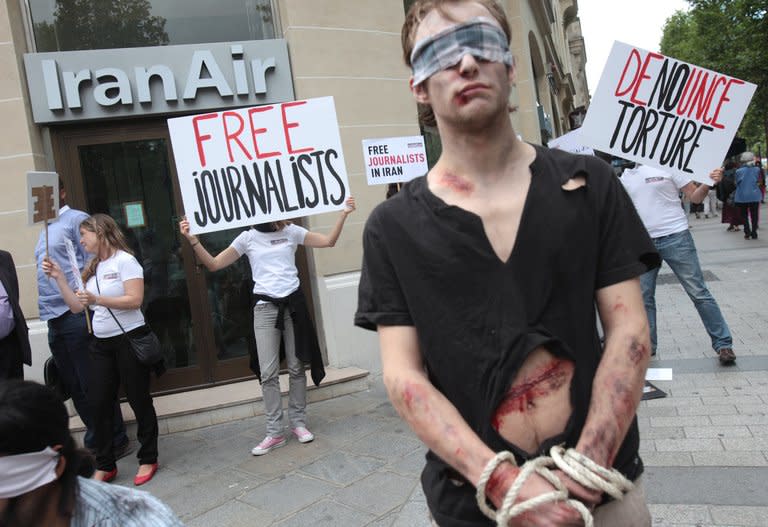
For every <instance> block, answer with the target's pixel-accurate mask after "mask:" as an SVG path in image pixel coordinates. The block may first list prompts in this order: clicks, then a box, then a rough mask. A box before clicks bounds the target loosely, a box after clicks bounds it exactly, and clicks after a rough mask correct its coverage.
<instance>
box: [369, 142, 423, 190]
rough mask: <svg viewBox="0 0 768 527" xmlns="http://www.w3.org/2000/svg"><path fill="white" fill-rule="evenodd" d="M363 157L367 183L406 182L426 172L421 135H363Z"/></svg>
mask: <svg viewBox="0 0 768 527" xmlns="http://www.w3.org/2000/svg"><path fill="white" fill-rule="evenodd" d="M363 160H364V161H365V176H366V178H367V180H368V184H369V185H385V184H387V183H406V182H408V181H410V180H412V179H413V178H415V177H418V176H423V175H424V174H426V173H427V172H429V166H427V152H426V149H425V148H424V138H423V137H422V136H420V135H415V136H409V137H387V138H383V139H363Z"/></svg>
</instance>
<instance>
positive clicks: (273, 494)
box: [239, 454, 337, 518]
mask: <svg viewBox="0 0 768 527" xmlns="http://www.w3.org/2000/svg"><path fill="white" fill-rule="evenodd" d="M267 455H269V454H267ZM336 489H337V487H336V486H334V485H331V484H329V483H326V482H323V481H320V480H317V479H314V478H308V477H305V476H300V475H294V474H289V475H287V476H284V477H281V478H276V479H273V480H271V481H268V482H266V483H264V484H262V485H259V486H258V487H256V488H255V489H253V490H251V491H249V492H246V493H245V494H243V495H242V496H240V498H239V499H240V501H243V502H245V503H247V504H249V505H252V506H254V507H256V508H258V509H262V510H268V511H269V512H271V513H272V514H274V515H275V516H276V517H277V518H283V517H286V516H288V515H290V514H295V513H297V512H299V511H300V510H302V509H303V508H304V507H307V506H308V505H311V504H312V503H314V502H315V501H317V500H318V499H320V498H323V497H326V496H328V495H330V494H332V493H333V492H334V491H335V490H336Z"/></svg>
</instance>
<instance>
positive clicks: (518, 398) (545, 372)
mask: <svg viewBox="0 0 768 527" xmlns="http://www.w3.org/2000/svg"><path fill="white" fill-rule="evenodd" d="M568 364H569V363H568V362H566V361H563V360H553V361H552V362H549V363H547V364H545V365H543V366H541V367H539V368H538V369H536V370H535V371H534V372H533V374H532V375H531V376H529V377H527V378H526V380H524V382H521V383H520V384H517V385H515V386H512V387H511V388H510V389H509V391H508V392H507V395H506V396H505V397H504V400H503V401H502V402H501V404H500V405H499V407H498V408H497V409H496V413H495V414H494V415H493V422H492V425H493V428H494V429H495V430H497V431H498V430H499V429H500V428H501V423H502V420H503V419H504V417H505V416H507V415H509V414H511V413H523V412H525V411H527V410H528V409H529V408H532V407H533V406H534V405H535V399H538V398H540V397H544V396H546V395H549V394H550V393H552V392H554V391H555V390H558V389H559V388H560V387H562V386H563V384H565V382H566V380H567V379H568Z"/></svg>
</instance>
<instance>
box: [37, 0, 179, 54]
mask: <svg viewBox="0 0 768 527" xmlns="http://www.w3.org/2000/svg"><path fill="white" fill-rule="evenodd" d="M151 7H152V6H151V4H150V2H149V0H109V1H107V0H56V10H55V11H54V23H53V25H51V24H48V23H46V22H42V23H40V24H36V27H35V34H36V37H37V45H38V50H40V51H42V50H46V51H49V50H50V51H54V50H59V51H72V50H80V49H105V48H130V47H137V46H158V45H163V44H167V43H168V33H166V32H165V18H163V17H159V16H152V15H151V14H150V9H151Z"/></svg>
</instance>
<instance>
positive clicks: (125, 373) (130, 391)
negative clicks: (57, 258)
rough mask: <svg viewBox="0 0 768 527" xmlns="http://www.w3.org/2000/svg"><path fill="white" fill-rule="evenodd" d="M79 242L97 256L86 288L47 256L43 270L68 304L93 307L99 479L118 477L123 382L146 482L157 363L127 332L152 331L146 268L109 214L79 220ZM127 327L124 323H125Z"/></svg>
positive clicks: (151, 463) (153, 457) (153, 440)
mask: <svg viewBox="0 0 768 527" xmlns="http://www.w3.org/2000/svg"><path fill="white" fill-rule="evenodd" d="M80 244H81V245H82V246H83V247H85V250H86V251H87V252H88V253H90V254H93V255H94V257H93V258H92V259H91V260H90V261H89V262H88V264H87V265H86V266H85V268H84V270H83V283H84V284H85V290H84V291H77V292H75V291H72V289H71V287H70V286H69V283H68V282H67V278H66V275H65V273H64V272H63V271H62V270H61V267H60V266H59V264H58V263H57V262H54V261H53V260H46V261H44V263H43V271H44V272H45V273H47V274H49V275H50V276H52V277H53V278H55V279H56V283H57V284H58V286H59V289H60V290H61V294H62V297H63V298H64V301H65V302H66V303H67V305H68V306H69V308H70V309H71V310H72V311H73V312H75V313H78V312H80V311H82V310H83V309H85V308H87V307H88V306H90V307H91V309H92V310H93V334H94V336H95V338H94V341H93V344H92V346H91V350H90V351H91V379H90V382H89V391H88V398H89V401H90V403H91V407H92V409H93V421H94V423H95V426H94V429H95V442H96V468H97V470H96V473H95V475H94V478H95V479H98V480H101V481H112V480H113V479H114V478H115V477H116V476H117V465H116V464H115V452H114V449H113V446H112V433H111V431H112V427H113V416H114V411H113V410H114V409H113V404H114V401H115V399H116V397H117V391H118V388H119V386H120V383H121V382H122V384H123V388H124V389H125V395H126V397H127V398H128V403H129V404H130V405H131V409H133V412H134V414H135V415H136V423H137V432H136V435H137V438H138V440H139V443H140V444H141V447H140V448H139V451H138V453H137V457H138V458H139V470H138V472H137V473H136V477H135V478H134V480H133V482H134V484H135V485H143V484H144V483H146V482H148V481H149V480H150V479H152V477H153V476H154V475H155V472H156V471H157V437H158V425H157V415H156V413H155V407H154V404H153V402H152V395H151V394H150V392H149V380H150V374H151V370H152V366H149V365H146V364H142V363H141V362H139V359H138V358H137V357H136V352H135V351H134V350H133V348H132V347H131V344H130V342H129V340H128V337H141V336H144V335H146V334H147V333H149V331H151V330H150V328H149V326H147V325H146V324H145V323H144V315H143V314H142V312H141V304H142V301H143V299H144V270H143V269H142V267H141V265H140V264H139V262H138V261H137V260H136V258H134V256H133V254H131V252H130V249H129V248H128V245H127V243H126V241H125V237H124V235H123V233H122V231H121V230H120V227H119V226H118V225H117V223H115V220H113V219H112V218H111V217H109V216H108V215H106V214H94V215H93V216H91V217H90V218H88V219H86V220H84V221H83V222H82V223H81V224H80ZM121 326H122V327H121Z"/></svg>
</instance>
